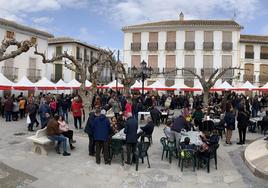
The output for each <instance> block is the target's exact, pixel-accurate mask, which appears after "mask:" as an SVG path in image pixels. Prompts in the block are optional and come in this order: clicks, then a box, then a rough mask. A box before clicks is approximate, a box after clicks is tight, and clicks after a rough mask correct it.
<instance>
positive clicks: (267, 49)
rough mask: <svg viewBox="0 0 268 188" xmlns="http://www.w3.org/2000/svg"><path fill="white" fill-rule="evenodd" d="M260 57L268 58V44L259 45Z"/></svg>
mask: <svg viewBox="0 0 268 188" xmlns="http://www.w3.org/2000/svg"><path fill="white" fill-rule="evenodd" d="M261 59H268V46H261Z"/></svg>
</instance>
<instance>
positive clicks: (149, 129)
mask: <svg viewBox="0 0 268 188" xmlns="http://www.w3.org/2000/svg"><path fill="white" fill-rule="evenodd" d="M141 130H142V131H143V132H144V133H145V134H146V135H151V134H152V133H153V131H154V123H153V122H152V121H150V122H148V123H147V124H146V125H145V126H144V127H141Z"/></svg>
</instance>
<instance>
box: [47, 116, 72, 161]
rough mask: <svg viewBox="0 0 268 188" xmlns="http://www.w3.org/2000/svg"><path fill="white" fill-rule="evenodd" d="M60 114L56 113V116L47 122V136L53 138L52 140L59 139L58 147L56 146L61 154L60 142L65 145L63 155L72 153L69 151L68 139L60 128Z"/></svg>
mask: <svg viewBox="0 0 268 188" xmlns="http://www.w3.org/2000/svg"><path fill="white" fill-rule="evenodd" d="M58 120H59V116H58V115H55V116H54V118H51V119H50V120H49V121H48V123H47V137H48V138H49V139H50V140H52V141H58V144H57V147H56V152H57V153H58V154H60V148H59V146H60V144H61V143H62V145H63V156H68V155H71V154H70V153H68V152H67V139H66V137H65V136H63V135H62V134H60V129H59V123H58Z"/></svg>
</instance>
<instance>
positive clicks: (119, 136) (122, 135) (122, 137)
mask: <svg viewBox="0 0 268 188" xmlns="http://www.w3.org/2000/svg"><path fill="white" fill-rule="evenodd" d="M124 130H125V129H122V130H120V131H119V132H118V133H116V134H115V135H113V136H112V139H114V140H126V134H125V133H124ZM141 132H142V130H141V129H140V128H138V130H137V134H139V133H141Z"/></svg>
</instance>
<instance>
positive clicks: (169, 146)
mask: <svg viewBox="0 0 268 188" xmlns="http://www.w3.org/2000/svg"><path fill="white" fill-rule="evenodd" d="M160 142H161V144H162V146H163V151H162V157H161V160H163V157H164V153H165V152H166V158H169V163H171V162H172V156H173V153H177V147H176V142H175V141H174V142H170V141H168V140H167V138H165V137H162V138H161V139H160ZM176 155H177V154H176Z"/></svg>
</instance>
